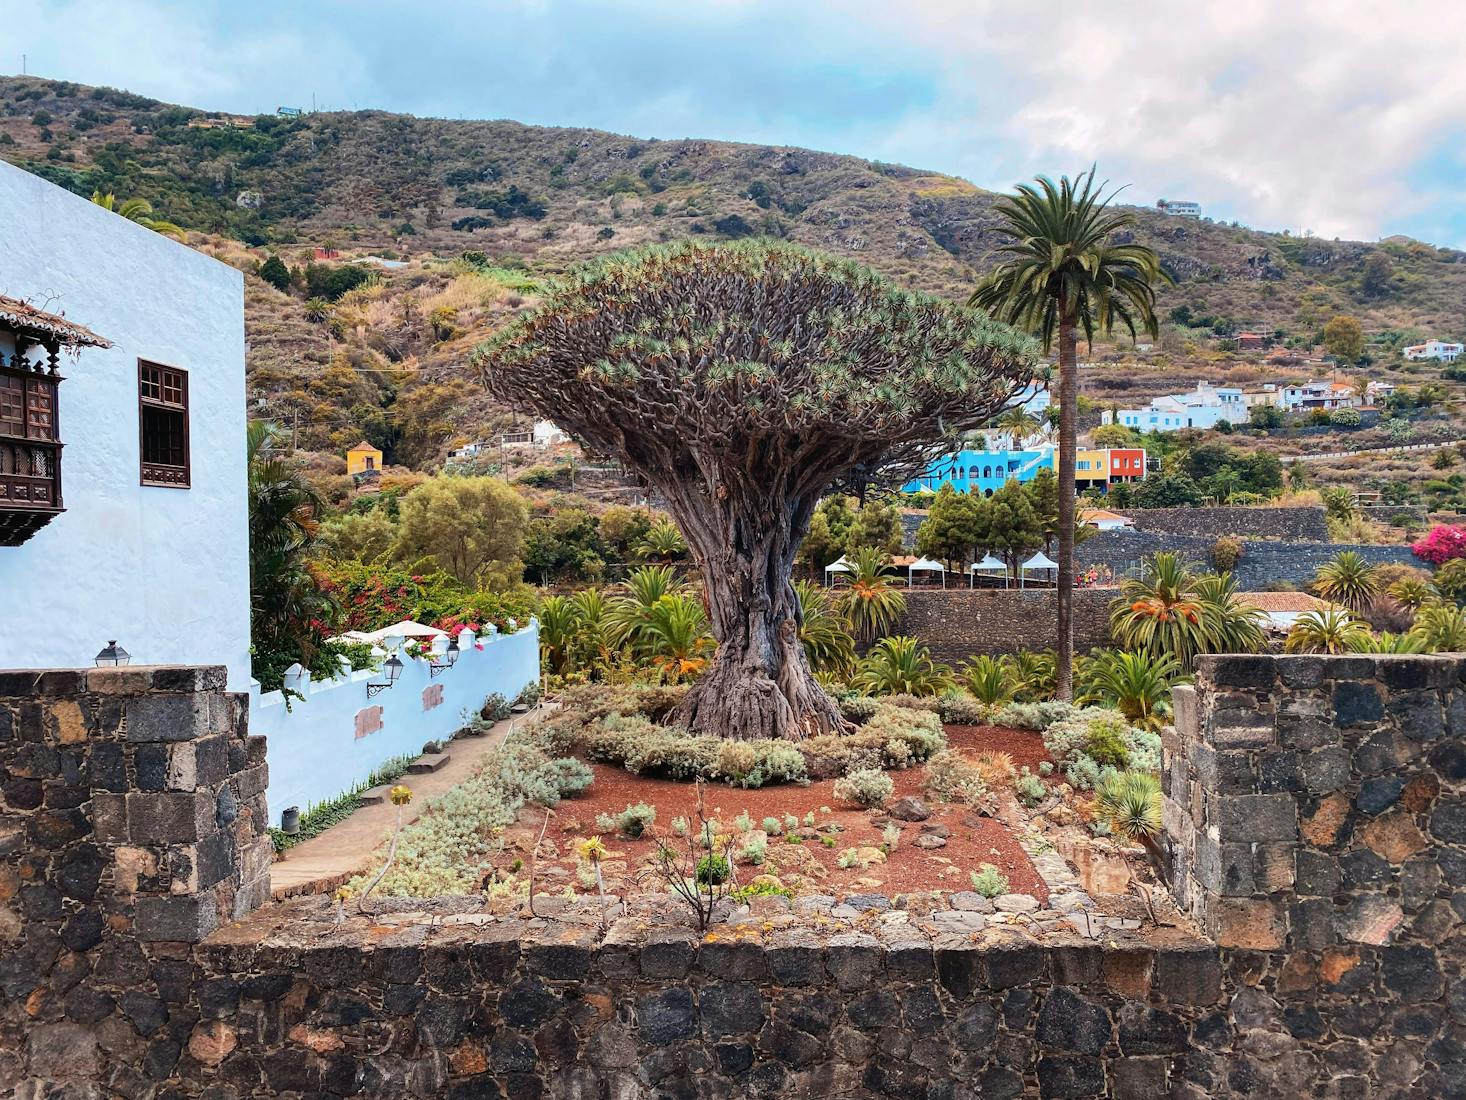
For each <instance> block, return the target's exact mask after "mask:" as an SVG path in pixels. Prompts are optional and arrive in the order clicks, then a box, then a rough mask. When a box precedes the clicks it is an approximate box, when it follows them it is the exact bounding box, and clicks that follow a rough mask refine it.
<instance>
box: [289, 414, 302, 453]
mask: <svg viewBox="0 0 1466 1100" xmlns="http://www.w3.org/2000/svg"><path fill="white" fill-rule="evenodd" d="M299 441H300V410H299V409H295V410H294V413H293V415H292V416H291V423H290V453H291V454H295V452H296V451H298V450H299V449H300V447H299Z"/></svg>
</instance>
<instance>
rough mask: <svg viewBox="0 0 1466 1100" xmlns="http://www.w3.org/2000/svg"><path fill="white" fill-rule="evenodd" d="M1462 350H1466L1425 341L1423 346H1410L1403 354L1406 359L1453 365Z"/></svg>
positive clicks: (1441, 342) (1438, 341)
mask: <svg viewBox="0 0 1466 1100" xmlns="http://www.w3.org/2000/svg"><path fill="white" fill-rule="evenodd" d="M1463 350H1466V345H1462V344H1448V343H1445V342H1444V341H1442V340H1427V341H1426V342H1425V343H1423V344H1412V345H1411V346H1410V347H1408V348H1406V349H1405V352H1404V354H1405V358H1406V359H1439V360H1440V361H1441V362H1442V363H1454V362H1455V361H1456V360H1457V359H1459V358H1461V352H1462V351H1463Z"/></svg>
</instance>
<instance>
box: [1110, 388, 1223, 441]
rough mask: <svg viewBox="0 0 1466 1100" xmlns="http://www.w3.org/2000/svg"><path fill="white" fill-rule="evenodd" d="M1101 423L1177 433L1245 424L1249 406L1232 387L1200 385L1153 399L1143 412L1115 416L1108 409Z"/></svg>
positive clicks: (1141, 410)
mask: <svg viewBox="0 0 1466 1100" xmlns="http://www.w3.org/2000/svg"><path fill="white" fill-rule="evenodd" d="M1100 420H1101V422H1102V423H1105V424H1109V423H1112V422H1113V423H1119V424H1123V425H1124V426H1125V427H1127V428H1134V429H1135V430H1136V431H1138V432H1176V431H1180V430H1181V429H1182V428H1215V427H1216V426H1217V425H1218V424H1219V423H1221V422H1222V421H1223V420H1225V421H1227V422H1229V423H1231V424H1245V423H1246V422H1247V405H1246V404H1245V403H1244V401H1243V399H1242V391H1241V390H1239V389H1237V388H1235V387H1233V386H1213V385H1212V384H1211V383H1210V382H1199V383H1197V386H1196V389H1194V390H1192V391H1191V392H1190V393H1174V394H1167V395H1166V396H1165V397H1156V398H1152V399H1151V402H1150V404H1149V405H1148V406H1147V407H1145V408H1143V409H1121V410H1119V413H1118V415H1115V416H1112V415H1111V414H1110V412H1109V411H1108V410H1106V411H1105V412H1104V413H1103V414H1101V416H1100Z"/></svg>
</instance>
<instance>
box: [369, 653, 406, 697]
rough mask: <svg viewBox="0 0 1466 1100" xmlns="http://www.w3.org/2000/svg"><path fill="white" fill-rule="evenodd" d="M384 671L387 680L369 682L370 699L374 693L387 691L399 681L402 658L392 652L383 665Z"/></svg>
mask: <svg viewBox="0 0 1466 1100" xmlns="http://www.w3.org/2000/svg"><path fill="white" fill-rule="evenodd" d="M382 672H383V673H384V674H385V675H386V677H387V679H386V681H385V682H378V681H375V680H373V681H370V682H368V683H367V698H368V699H370V698H371V697H372V696H374V695H377V694H379V693H381V692H383V691H386V690H387V689H388V688H389V687H391V686H392V685H393V684H395V683H396V682H397V680H398V678H399V677H400V676H401V675H402V659H401V658H400V657H398V656H397V654H395V653H394V654H392V656H390V657H388V658H387V663H386V664H384V665H383V666H382Z"/></svg>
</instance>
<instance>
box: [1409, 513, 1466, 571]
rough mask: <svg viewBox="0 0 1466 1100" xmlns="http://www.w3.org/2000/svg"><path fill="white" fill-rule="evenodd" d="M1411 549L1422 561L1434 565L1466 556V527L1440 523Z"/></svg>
mask: <svg viewBox="0 0 1466 1100" xmlns="http://www.w3.org/2000/svg"><path fill="white" fill-rule="evenodd" d="M1410 549H1411V550H1412V551H1413V552H1414V553H1415V556H1416V557H1417V558H1419V559H1420V560H1421V561H1428V562H1430V563H1431V564H1432V565H1442V564H1444V563H1445V562H1448V561H1451V560H1452V559H1453V558H1466V527H1453V526H1451V525H1450V524H1449V523H1438V524H1436V525H1435V526H1434V527H1432V528H1431V529H1430V534H1428V535H1426V536H1425V538H1423V539H1421V540H1420V541H1419V542H1417V543H1415V545H1413V546H1411V547H1410Z"/></svg>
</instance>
